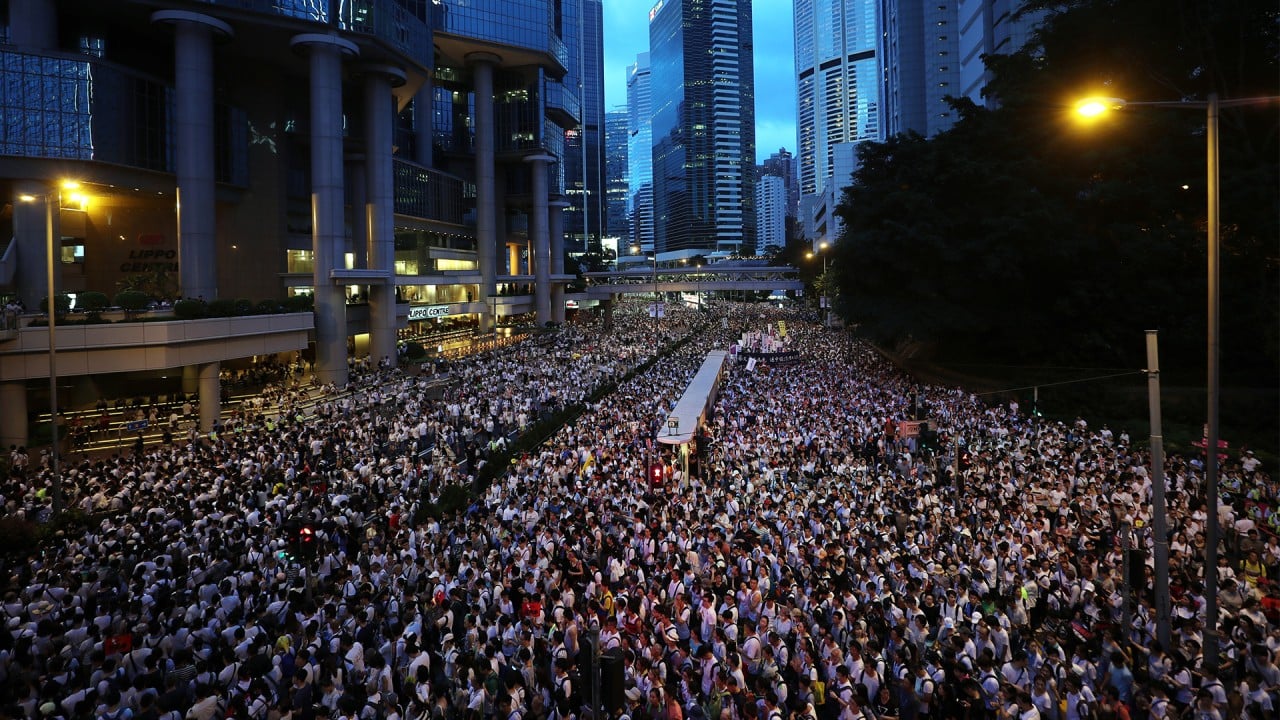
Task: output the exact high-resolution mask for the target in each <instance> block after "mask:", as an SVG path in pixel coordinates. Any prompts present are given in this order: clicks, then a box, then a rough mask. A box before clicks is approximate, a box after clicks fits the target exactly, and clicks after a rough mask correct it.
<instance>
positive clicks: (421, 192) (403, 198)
mask: <svg viewBox="0 0 1280 720" xmlns="http://www.w3.org/2000/svg"><path fill="white" fill-rule="evenodd" d="M395 193H396V213H398V214H400V215H408V216H410V217H416V218H422V219H424V220H436V221H439V222H443V223H449V224H451V225H461V224H462V214H463V211H464V208H463V199H462V179H461V178H457V177H454V176H453V175H448V174H446V173H442V172H440V171H439V170H433V169H431V168H426V167H423V166H421V165H418V164H416V163H411V162H409V161H407V160H396V161H395Z"/></svg>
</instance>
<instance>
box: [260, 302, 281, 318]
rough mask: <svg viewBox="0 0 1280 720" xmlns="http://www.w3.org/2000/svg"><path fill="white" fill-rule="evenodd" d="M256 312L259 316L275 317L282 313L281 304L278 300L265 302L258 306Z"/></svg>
mask: <svg viewBox="0 0 1280 720" xmlns="http://www.w3.org/2000/svg"><path fill="white" fill-rule="evenodd" d="M254 311H255V312H256V313H257V314H259V315H275V314H276V313H278V312H280V303H279V302H278V301H276V300H263V301H262V302H260V303H258V304H257V306H256V307H255V308H254Z"/></svg>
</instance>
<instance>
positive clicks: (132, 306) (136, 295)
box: [115, 290, 151, 316]
mask: <svg viewBox="0 0 1280 720" xmlns="http://www.w3.org/2000/svg"><path fill="white" fill-rule="evenodd" d="M150 304H151V298H150V297H148V296H147V294H146V293H144V292H138V291H137V290H121V291H120V292H118V293H116V299H115V305H116V307H118V308H120V309H122V310H124V312H125V314H126V315H129V316H133V315H134V314H136V313H139V312H142V311H143V310H146V309H147V305H150Z"/></svg>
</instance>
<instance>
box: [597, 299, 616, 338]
mask: <svg viewBox="0 0 1280 720" xmlns="http://www.w3.org/2000/svg"><path fill="white" fill-rule="evenodd" d="M600 304H601V305H604V331H605V332H613V296H612V295H610V296H609V297H607V298H605V299H604V300H601V301H600Z"/></svg>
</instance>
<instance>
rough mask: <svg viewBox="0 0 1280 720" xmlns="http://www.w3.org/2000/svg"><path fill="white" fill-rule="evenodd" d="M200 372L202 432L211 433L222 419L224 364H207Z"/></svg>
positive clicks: (201, 367)
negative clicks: (221, 380) (221, 377)
mask: <svg viewBox="0 0 1280 720" xmlns="http://www.w3.org/2000/svg"><path fill="white" fill-rule="evenodd" d="M199 368H200V370H199V372H200V432H209V431H210V430H212V429H213V424H214V423H215V422H217V420H218V418H220V417H222V383H221V382H219V381H218V376H219V374H221V372H222V363H216V362H211V363H205V364H203V365H200V366H199Z"/></svg>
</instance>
